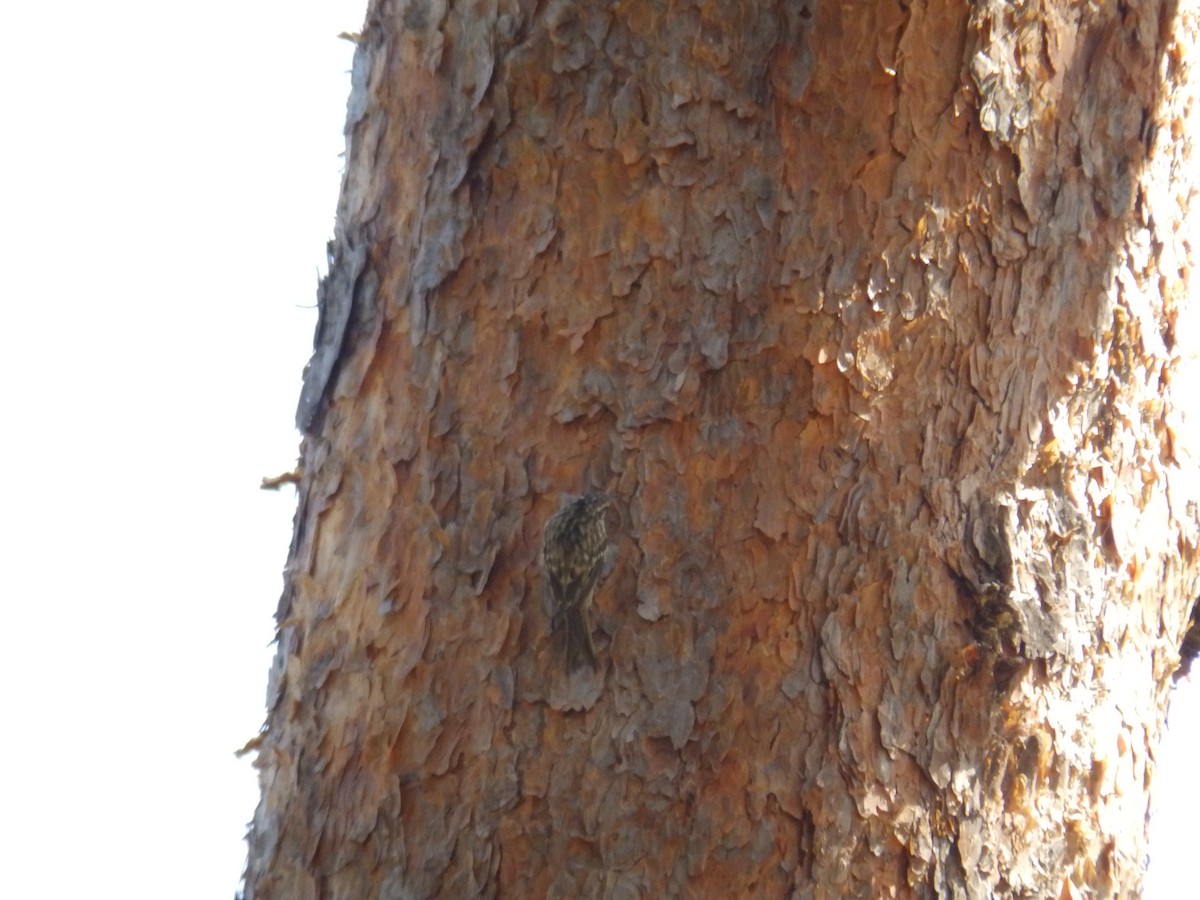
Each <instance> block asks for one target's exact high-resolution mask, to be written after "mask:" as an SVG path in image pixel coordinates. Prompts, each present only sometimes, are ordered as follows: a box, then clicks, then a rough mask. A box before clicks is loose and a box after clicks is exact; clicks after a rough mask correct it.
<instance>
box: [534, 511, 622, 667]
mask: <svg viewBox="0 0 1200 900" xmlns="http://www.w3.org/2000/svg"><path fill="white" fill-rule="evenodd" d="M612 502H613V501H612V498H611V497H608V496H606V495H604V494H586V495H584V496H583V497H580V498H578V499H577V500H572V501H570V502H569V503H568V504H567V505H566V506H564V507H563V508H562V509H560V510H559V511H558V512H557V513H555V514H554V515H553V516H551V518H550V520H549V521H548V522H547V523H546V529H545V533H544V535H543V539H542V563H543V566H544V569H545V574H546V582H547V584H548V586H549V588H550V598H551V600H552V602H553V607H554V615H553V618H552V619H551V620H550V630H551V631H556V630H557V629H558V627H559V626H560V625H561V626H563V627H564V628H565V630H566V651H567V652H566V656H567V674H568V675H570V674H571V673H573V672H575V671H576V670H577V669H579V668H581V667H582V666H584V665H589V666H591V667H592V668H593V669H595V668H596V649H595V647H593V646H592V626H591V621H590V620H589V617H588V611H589V610H590V609H591V606H592V594H594V593H595V591H596V584H597V582H598V581H599V580H600V570H601V569H602V568H603V567H604V553H605V550H606V549H607V548H608V529H607V527H606V524H605V521H604V514H605V512H606V511H607V509H608V507H609V506H611V505H612Z"/></svg>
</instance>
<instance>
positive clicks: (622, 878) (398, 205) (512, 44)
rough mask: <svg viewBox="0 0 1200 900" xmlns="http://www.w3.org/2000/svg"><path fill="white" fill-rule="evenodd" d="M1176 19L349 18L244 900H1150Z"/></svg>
mask: <svg viewBox="0 0 1200 900" xmlns="http://www.w3.org/2000/svg"><path fill="white" fill-rule="evenodd" d="M1196 31H1197V22H1196V15H1195V10H1194V9H1193V8H1191V7H1188V8H1186V9H1185V10H1183V11H1182V12H1180V11H1177V10H1176V8H1175V6H1174V5H1172V4H1162V3H1151V2H1135V3H1128V4H1120V5H1116V4H1096V5H1092V6H1087V7H1080V6H1077V5H1075V4H1066V3H1063V4H1059V5H1054V4H1043V5H1036V4H1034V5H1028V6H1025V7H1022V8H1020V9H1017V8H1015V7H1014V6H1012V5H1011V4H1008V3H1001V2H981V3H976V4H974V5H972V6H970V7H969V8H968V7H967V6H966V5H964V4H961V3H957V2H942V0H934V2H930V3H913V4H908V3H897V4H888V3H877V4H860V5H846V4H835V3H816V2H812V3H804V2H801V3H793V2H777V3H758V2H734V0H724V2H722V0H710V2H690V3H678V4H664V3H660V2H650V0H630V2H623V3H618V4H615V5H605V4H594V3H584V2H566V0H551V2H548V3H542V4H532V3H520V2H509V3H505V2H502V0H492V2H484V3H479V4H474V5H469V6H459V7H455V8H453V9H449V8H447V6H446V5H445V4H442V3H423V2H409V3H404V2H373V3H372V4H371V9H370V11H369V14H368V23H367V27H366V28H365V30H364V32H363V35H362V38H361V43H360V46H359V51H358V54H357V57H356V61H355V66H354V89H353V94H352V97H351V100H350V105H349V122H348V126H347V128H348V145H349V153H348V163H347V172H346V176H345V182H344V187H343V194H342V198H341V202H340V207H339V216H338V225H337V233H336V237H335V241H334V242H333V244H332V245H331V270H330V274H329V277H328V278H327V279H326V281H325V283H324V284H323V286H322V291H321V322H320V325H319V326H318V332H317V338H316V349H315V353H314V358H313V362H312V363H311V364H310V366H309V369H308V370H307V372H306V382H305V386H304V391H303V394H302V398H301V404H300V411H299V422H300V425H301V427H302V429H304V431H305V438H304V444H303V460H302V467H303V479H302V484H301V492H300V506H299V510H298V512H297V517H296V530H295V538H294V542H293V546H292V549H291V554H290V559H289V563H288V568H287V573H286V587H285V591H284V596H283V599H282V601H281V607H280V612H279V653H278V656H277V660H276V665H275V668H274V670H273V672H272V677H271V682H270V689H269V697H268V706H269V713H268V729H267V731H266V733H265V735H264V736H263V737H262V739H261V749H260V757H259V766H260V768H261V771H262V784H263V797H262V802H261V804H260V807H259V809H258V812H257V814H256V816H255V820H254V823H253V826H252V830H251V835H250V863H249V869H248V875H247V885H246V888H247V890H246V896H247V898H256V900H265V898H362V897H386V898H401V897H433V896H445V897H466V896H474V895H476V894H483V895H488V896H505V897H542V896H554V897H601V896H603V897H674V896H695V897H718V896H762V897H775V896H801V897H851V896H854V897H857V896H861V897H880V896H919V897H924V896H933V895H938V896H947V897H971V898H984V897H991V896H1028V897H1045V896H1064V897H1070V896H1081V897H1082V896H1130V895H1131V893H1135V892H1136V890H1137V885H1138V884H1139V882H1140V877H1141V871H1142V864H1143V857H1144V853H1145V830H1146V817H1147V805H1148V788H1149V783H1150V779H1151V776H1152V775H1153V768H1154V766H1153V752H1154V748H1155V746H1156V743H1157V741H1158V738H1159V733H1160V731H1161V728H1162V723H1163V717H1164V713H1165V704H1166V700H1167V696H1168V689H1169V685H1170V678H1171V674H1172V672H1173V671H1174V669H1175V667H1176V665H1177V663H1178V660H1179V653H1178V649H1179V645H1180V642H1181V640H1182V638H1183V634H1184V631H1185V628H1186V625H1187V622H1188V616H1189V612H1190V610H1191V607H1192V601H1193V600H1194V598H1195V597H1196V595H1197V593H1200V559H1198V557H1197V545H1198V543H1200V524H1198V521H1197V503H1198V500H1200V489H1198V487H1197V483H1196V480H1195V479H1194V477H1192V474H1191V473H1192V472H1193V470H1195V468H1196V452H1197V448H1198V447H1200V435H1197V432H1196V427H1195V425H1194V424H1190V425H1189V424H1188V423H1187V422H1186V421H1185V419H1184V417H1183V416H1182V414H1181V412H1180V406H1181V404H1182V402H1183V400H1185V399H1186V397H1185V396H1180V395H1182V394H1184V393H1185V392H1183V391H1180V390H1179V389H1177V388H1176V387H1174V385H1175V383H1176V382H1178V381H1180V380H1181V379H1183V378H1184V376H1186V375H1188V373H1190V372H1192V371H1194V367H1195V360H1194V359H1193V356H1194V353H1195V350H1196V347H1197V346H1198V345H1200V343H1198V334H1200V332H1198V331H1197V324H1198V323H1197V322H1196V321H1195V313H1194V312H1192V311H1190V309H1189V305H1188V301H1189V300H1190V299H1192V296H1193V293H1194V288H1193V286H1192V284H1191V283H1190V281H1189V277H1188V268H1189V266H1190V265H1191V264H1192V256H1191V249H1190V246H1189V245H1188V244H1187V242H1186V229H1187V227H1188V226H1189V225H1193V226H1194V225H1195V222H1194V217H1193V219H1192V220H1189V219H1188V209H1187V204H1188V202H1189V199H1190V196H1191V195H1192V194H1194V193H1195V191H1196V189H1197V187H1198V185H1197V179H1198V176H1197V172H1196V171H1195V169H1196V167H1195V166H1194V165H1193V164H1192V163H1191V162H1190V154H1191V147H1192V143H1191V133H1190V132H1189V128H1191V129H1194V128H1195V127H1196V126H1195V125H1193V124H1189V122H1188V121H1187V118H1186V113H1187V111H1188V110H1189V109H1190V108H1191V106H1192V105H1194V104H1195V102H1196V99H1197V98H1196V92H1195V84H1194V83H1193V82H1192V81H1190V80H1188V79H1187V77H1186V75H1187V67H1186V65H1185V60H1186V59H1187V58H1190V57H1192V56H1193V55H1194V43H1195V39H1196ZM588 491H599V492H604V493H607V494H609V495H611V496H612V497H614V498H616V502H615V504H614V510H615V514H614V516H613V520H612V524H611V527H610V532H611V534H612V545H611V549H610V554H609V560H608V564H607V566H606V577H604V578H603V580H602V581H601V583H600V586H599V588H598V590H597V592H596V599H595V609H594V610H593V612H592V620H591V621H592V626H593V628H594V631H593V639H594V643H595V645H596V651H597V656H598V659H599V669H598V671H597V672H596V673H595V674H594V675H592V674H591V673H590V672H589V671H588V670H586V669H585V670H581V672H579V673H576V674H575V675H574V676H572V677H567V675H566V674H565V673H564V671H563V665H562V660H563V647H562V645H561V643H560V642H559V639H558V638H552V637H551V636H550V634H549V623H550V617H549V613H548V611H547V609H546V608H545V605H544V603H543V599H542V598H543V591H544V584H543V579H542V575H541V572H540V562H541V539H542V528H543V525H544V524H545V522H546V520H547V519H548V518H549V517H550V516H551V515H552V514H553V513H554V512H555V511H556V510H557V509H558V508H559V507H560V504H561V499H562V497H563V496H564V495H578V494H582V493H585V492H588ZM618 520H619V523H618ZM559 637H561V636H559Z"/></svg>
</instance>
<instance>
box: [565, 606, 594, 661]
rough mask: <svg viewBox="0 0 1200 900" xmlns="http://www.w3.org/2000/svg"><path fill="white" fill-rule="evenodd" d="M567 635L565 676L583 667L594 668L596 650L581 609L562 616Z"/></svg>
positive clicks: (569, 611) (589, 627) (589, 628)
mask: <svg viewBox="0 0 1200 900" xmlns="http://www.w3.org/2000/svg"><path fill="white" fill-rule="evenodd" d="M563 625H564V630H565V631H566V633H567V674H568V675H570V674H572V673H574V672H576V671H577V670H579V669H582V668H583V667H584V666H591V667H592V669H593V670H595V668H596V648H595V647H594V646H592V629H591V626H590V625H589V624H588V620H587V617H586V616H585V615H584V614H583V610H581V609H578V608H576V609H572V610H568V611H567V614H566V615H565V616H564V621H563Z"/></svg>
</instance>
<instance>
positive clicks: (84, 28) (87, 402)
mask: <svg viewBox="0 0 1200 900" xmlns="http://www.w3.org/2000/svg"><path fill="white" fill-rule="evenodd" d="M364 8H365V0H327V2H311V0H308V2H287V3H285V2H282V0H274V2H268V0H252V2H247V0H239V2H233V0H217V2H214V3H209V4H206V5H203V6H198V7H197V6H189V7H181V6H178V5H170V4H167V5H164V4H162V3H150V2H140V3H139V2H128V0H127V2H117V3H111V4H98V3H95V2H80V0H68V2H63V3H58V4H53V5H50V4H10V5H9V6H7V7H6V8H5V10H4V12H3V13H0V17H2V20H3V21H0V84H2V85H3V95H2V99H0V104H2V105H0V113H2V115H3V122H4V127H3V130H2V132H0V134H2V137H0V148H2V149H0V154H2V160H3V164H2V165H0V229H2V231H0V259H3V262H4V273H5V277H4V282H3V289H2V290H3V295H4V296H3V306H4V311H5V326H4V329H3V331H2V332H0V335H2V337H0V339H2V340H3V343H4V344H5V345H6V346H7V348H8V349H7V351H6V352H5V353H4V354H2V355H0V378H2V383H3V385H4V392H5V395H6V398H7V402H6V404H5V407H6V409H5V413H6V419H7V422H8V427H7V429H6V436H5V440H4V441H3V444H2V445H0V446H2V447H3V449H2V450H0V453H2V454H3V457H4V459H3V464H2V465H0V471H3V472H6V473H8V474H9V476H10V481H9V483H7V484H6V485H5V486H4V509H5V516H4V523H5V524H4V526H3V529H4V532H5V535H4V542H3V545H2V546H3V547H4V548H5V550H4V553H3V554H2V555H0V559H3V560H4V565H5V569H6V575H5V577H4V578H3V580H2V582H0V583H2V584H3V585H4V588H5V591H4V593H5V595H6V596H5V597H4V606H5V608H6V613H7V614H6V616H5V622H4V631H3V635H4V638H5V640H4V643H5V649H4V652H3V653H2V654H0V685H2V686H3V687H2V688H0V691H2V693H0V702H2V703H3V707H2V710H3V712H2V718H0V722H3V736H2V738H0V761H2V766H0V772H3V776H2V777H3V780H2V782H0V785H2V787H0V811H2V812H0V847H3V848H4V851H5V852H4V858H5V863H4V865H3V866H0V896H2V897H14V898H16V897H22V898H59V897H61V898H75V897H97V896H100V897H103V896H116V895H118V894H119V895H120V896H121V897H122V898H126V900H139V898H147V900H161V898H162V897H165V896H170V897H172V898H180V900H188V898H205V900H208V898H213V897H216V898H222V897H223V898H232V896H233V894H234V891H235V890H236V888H237V886H238V882H239V879H240V875H241V871H242V866H243V863H244V859H245V846H244V844H243V842H242V838H243V835H244V831H245V824H246V822H247V821H249V819H250V818H251V816H252V814H253V810H254V806H255V805H256V803H257V797H258V792H257V784H256V782H255V778H254V774H253V771H252V769H251V768H250V764H249V762H248V761H247V760H237V759H235V758H234V756H233V751H234V750H236V749H237V748H238V747H240V746H241V745H242V744H243V743H244V742H245V741H246V740H247V739H249V738H250V737H252V736H253V735H254V734H255V733H256V732H257V731H258V728H259V725H260V724H261V722H262V719H263V709H262V703H263V697H264V692H265V683H266V672H267V666H268V664H269V661H270V657H271V647H270V646H269V644H270V641H271V638H272V634H273V630H272V614H273V612H274V609H275V604H276V601H277V599H278V596H279V592H280V586H281V578H280V571H281V569H282V567H283V564H284V561H285V557H286V553H287V547H288V542H289V539H290V535H291V517H292V511H293V506H294V493H293V492H292V491H291V490H290V489H285V490H284V491H282V492H280V493H278V494H275V493H266V492H263V491H260V490H259V489H258V484H259V481H260V479H261V478H262V476H264V475H274V474H278V473H280V472H283V471H286V470H287V469H289V468H291V467H292V466H293V464H294V462H295V458H296V448H297V443H298V438H297V435H296V433H295V431H294V430H293V427H292V416H293V411H294V409H295V403H296V398H297V396H298V391H299V375H300V371H301V369H302V368H303V365H304V362H305V361H306V359H307V358H308V353H309V350H310V349H311V341H312V331H313V325H314V322H315V311H314V310H313V308H312V305H313V304H314V302H315V287H316V280H317V272H318V269H320V270H322V271H323V269H324V265H325V241H326V240H327V239H328V238H329V236H330V235H331V234H332V229H333V216H334V212H335V206H336V199H337V191H338V186H339V179H340V172H341V164H342V163H341V159H340V154H341V152H342V150H343V147H344V143H343V138H342V124H343V120H344V114H345V101H346V95H347V92H348V89H349V77H348V75H347V71H348V69H349V67H350V60H351V56H352V51H353V47H352V46H351V45H350V44H349V43H347V42H345V41H342V40H339V39H338V38H337V37H336V35H337V34H338V32H341V31H357V30H358V28H359V26H360V24H361V20H362V15H363V10H364ZM1184 699H1185V698H1184V697H1182V696H1181V697H1180V698H1179V702H1177V703H1176V709H1175V717H1174V722H1173V727H1174V731H1173V736H1172V738H1171V739H1170V740H1169V741H1168V743H1167V746H1166V747H1164V748H1163V752H1162V753H1161V754H1160V775H1161V779H1160V781H1159V784H1158V794H1159V796H1160V797H1162V798H1163V800H1164V804H1163V805H1164V813H1163V816H1162V818H1161V820H1160V822H1159V823H1156V827H1157V828H1158V829H1159V832H1160V833H1159V834H1157V836H1156V839H1155V840H1156V842H1157V843H1156V847H1157V848H1158V849H1157V851H1156V860H1157V861H1156V868H1155V869H1154V870H1152V875H1151V877H1152V879H1154V887H1153V888H1152V889H1151V891H1150V892H1149V893H1148V894H1147V896H1148V897H1150V898H1152V900H1168V898H1174V897H1180V896H1185V895H1186V894H1187V893H1188V892H1189V891H1190V889H1191V884H1192V881H1191V879H1190V877H1189V873H1190V872H1192V871H1194V866H1193V865H1192V860H1191V858H1190V853H1192V852H1194V851H1193V849H1192V842H1191V841H1189V840H1187V838H1188V836H1189V835H1190V834H1191V833H1192V830H1193V825H1192V821H1191V818H1190V816H1189V815H1188V814H1189V812H1190V810H1192V809H1195V808H1196V807H1197V805H1198V804H1197V800H1198V799H1200V791H1198V790H1197V786H1196V783H1195V778H1194V773H1195V771H1196V766H1195V763H1194V761H1193V760H1194V755H1195V750H1196V748H1197V747H1200V735H1198V734H1197V732H1198V731H1200V696H1197V691H1196V690H1194V689H1193V688H1192V686H1190V685H1189V690H1188V696H1187V697H1186V700H1187V702H1186V704H1185V703H1184V702H1183V700H1184ZM65 863H69V865H68V864H65ZM1173 885H1179V886H1180V887H1179V888H1175V887H1173ZM1183 886H1187V887H1186V888H1184V887H1183ZM1180 891H1183V893H1181V892H1180Z"/></svg>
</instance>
